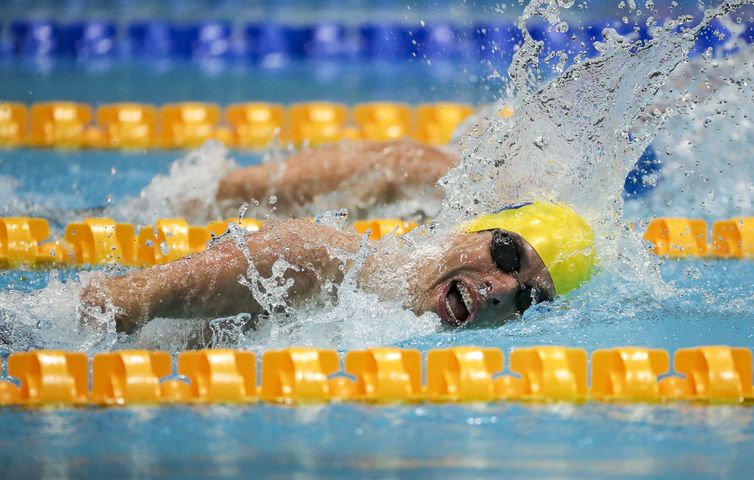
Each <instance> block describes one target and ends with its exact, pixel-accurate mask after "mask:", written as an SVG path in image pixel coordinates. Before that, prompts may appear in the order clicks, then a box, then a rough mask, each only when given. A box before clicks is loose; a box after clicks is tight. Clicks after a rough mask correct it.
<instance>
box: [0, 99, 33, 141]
mask: <svg viewBox="0 0 754 480" xmlns="http://www.w3.org/2000/svg"><path fill="white" fill-rule="evenodd" d="M28 110H29V109H28V108H26V105H24V104H23V103H11V102H0V147H7V148H11V147H20V146H22V145H23V144H24V143H25V142H26V130H27V122H28V116H29V113H28Z"/></svg>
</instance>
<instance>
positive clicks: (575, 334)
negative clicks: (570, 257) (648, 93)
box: [0, 150, 754, 479]
mask: <svg viewBox="0 0 754 480" xmlns="http://www.w3.org/2000/svg"><path fill="white" fill-rule="evenodd" d="M181 155H182V154H181V153H178V152H157V153H155V152H149V153H142V154H127V153H118V152H55V151H29V150H18V151H6V152H0V175H3V176H7V177H13V178H14V179H15V180H16V181H17V185H16V186H15V187H14V188H13V189H12V191H11V192H9V194H10V195H12V197H13V198H14V199H15V200H16V201H18V202H20V203H19V204H16V206H15V207H13V206H12V205H11V204H7V205H8V206H7V207H6V208H27V207H28V205H30V204H37V205H38V206H39V208H40V209H42V211H41V212H40V214H46V215H48V216H49V215H50V214H51V213H54V212H55V211H62V212H67V213H66V214H67V215H71V212H72V211H74V214H75V211H76V210H86V209H89V208H93V207H101V206H103V205H106V204H107V202H108V199H109V201H111V202H113V203H117V202H119V201H121V200H123V199H125V198H127V197H129V196H133V195H136V194H137V193H138V192H139V191H140V189H141V188H143V187H144V186H145V185H146V184H148V182H149V181H150V179H151V178H152V176H153V175H155V174H165V173H167V171H168V166H169V164H170V162H171V161H172V160H174V159H175V158H177V157H180V156H181ZM233 156H234V158H235V159H236V161H237V162H239V163H240V164H253V163H255V162H258V161H259V156H258V155H238V154H234V155H233ZM29 165H34V167H35V168H29ZM82 178H86V181H82ZM40 205H41V206H40ZM64 216H65V215H64ZM50 218H51V220H52V224H53V227H56V228H59V229H60V228H62V227H63V223H65V222H57V223H56V222H55V219H56V217H55V216H54V215H52V216H50ZM61 218H62V217H61ZM660 268H661V272H662V277H663V279H664V280H665V281H666V282H667V288H668V290H667V292H668V295H667V297H662V296H659V297H658V296H657V295H656V294H654V295H649V294H645V292H642V291H641V289H640V288H639V286H637V287H636V288H637V291H636V294H635V296H634V297H633V298H632V301H631V302H630V303H628V304H627V303H626V298H625V296H623V295H620V296H616V299H615V301H611V299H610V298H601V299H599V300H598V299H596V298H595V296H597V295H600V296H601V295H604V292H605V291H609V290H610V289H611V288H613V287H612V286H611V285H612V284H613V283H615V282H616V281H620V279H619V278H616V277H615V276H614V275H600V276H598V277H597V278H596V279H595V280H594V281H593V282H591V283H590V284H589V285H588V286H587V287H585V288H584V289H582V291H581V292H579V293H578V294H577V295H575V296H573V298H571V299H570V300H568V301H567V302H564V303H556V304H554V305H540V306H538V307H536V308H535V309H534V311H529V312H527V314H526V315H525V316H524V318H522V319H516V320H513V321H511V322H509V323H508V324H506V325H504V326H502V327H497V328H493V329H460V330H450V331H439V332H434V333H431V334H428V335H420V336H417V337H412V338H408V339H403V340H400V341H397V342H395V345H397V346H400V347H405V348H418V349H420V350H422V351H423V352H426V351H427V350H428V349H431V348H441V347H446V346H453V345H479V346H494V347H498V348H501V349H503V350H504V351H505V352H509V351H510V349H511V348H515V347H523V346H530V345H542V344H554V345H568V346H574V347H581V348H584V349H586V350H587V351H590V352H591V351H593V350H595V349H597V348H606V347H615V346H619V345H639V346H645V347H654V348H664V349H667V350H670V351H672V350H675V349H678V348H683V347H693V346H698V345H703V344H704V345H706V344H725V345H731V346H743V347H749V348H751V347H752V345H754V312H752V309H751V307H750V305H751V303H752V301H754V285H752V283H751V282H750V279H751V278H754V262H746V261H721V260H709V259H697V260H665V261H663V262H662V263H661V267H660ZM50 275H51V274H50V273H49V272H44V271H10V272H2V273H0V287H2V288H3V289H4V290H6V291H9V290H15V291H19V290H20V291H26V292H31V291H35V290H39V289H42V288H44V287H45V286H46V285H47V284H48V281H49V278H50ZM56 275H57V277H58V278H60V279H61V280H64V281H66V280H67V281H71V280H73V281H75V278H76V277H77V273H76V272H75V271H61V272H58V273H57V274H56ZM723 300H724V301H723ZM569 303H570V304H569ZM6 353H7V351H6ZM0 424H2V425H3V435H2V438H1V439H0V465H2V466H3V467H2V470H3V471H4V472H5V474H6V478H82V477H99V478H133V477H149V478H206V477H209V476H212V477H216V478H242V477H248V476H254V477H261V476H265V477H272V478H292V477H294V476H295V478H315V477H321V476H326V477H332V478H353V477H355V476H359V477H361V478H392V477H396V476H410V477H413V478H434V477H436V476H437V475H443V476H452V477H453V478H499V477H500V476H503V475H505V476H514V477H515V476H522V475H526V476H533V477H537V478H634V477H635V478H685V479H690V478H711V477H714V478H743V477H745V476H746V475H747V474H748V473H749V472H751V471H752V468H754V456H752V454H754V413H753V410H752V409H751V407H750V406H726V405H711V406H710V405H699V404H686V403H680V404H672V405H662V404H634V405H631V404H619V405H611V404H567V403H565V404H558V403H555V404H526V403H497V404H486V405H483V404H469V405H400V406H369V405H350V404H343V405H324V406H304V407H296V408H291V407H276V406H270V405H264V404H260V405H249V406H207V407H185V406H165V407H135V408H111V409H96V408H77V409H62V410H55V409H34V410H26V409H23V408H7V407H6V408H3V409H0Z"/></svg>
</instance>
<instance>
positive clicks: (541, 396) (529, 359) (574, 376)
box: [503, 346, 587, 400]
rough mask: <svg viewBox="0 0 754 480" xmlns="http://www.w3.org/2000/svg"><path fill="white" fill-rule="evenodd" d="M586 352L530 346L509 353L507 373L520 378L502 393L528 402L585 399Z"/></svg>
mask: <svg viewBox="0 0 754 480" xmlns="http://www.w3.org/2000/svg"><path fill="white" fill-rule="evenodd" d="M586 365H587V362H586V352H585V351H584V350H582V349H580V348H564V347H551V346H544V347H531V348H522V349H516V350H513V352H511V360H510V370H511V372H513V373H515V374H517V375H519V377H520V378H517V379H515V381H512V382H510V383H509V384H508V385H507V388H506V389H504V390H503V392H504V394H505V395H506V396H510V397H512V398H522V399H530V400H585V399H586V394H587V384H586V383H587V382H586V380H587V379H586V377H587V368H586Z"/></svg>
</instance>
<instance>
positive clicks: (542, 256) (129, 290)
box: [81, 202, 594, 332]
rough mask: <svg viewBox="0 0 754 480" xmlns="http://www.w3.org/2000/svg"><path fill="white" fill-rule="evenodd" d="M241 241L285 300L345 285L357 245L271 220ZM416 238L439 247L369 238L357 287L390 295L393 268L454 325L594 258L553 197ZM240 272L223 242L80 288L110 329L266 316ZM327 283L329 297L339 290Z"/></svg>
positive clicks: (552, 287) (416, 297) (522, 304)
mask: <svg viewBox="0 0 754 480" xmlns="http://www.w3.org/2000/svg"><path fill="white" fill-rule="evenodd" d="M407 235H411V233H409V234H407ZM435 237H442V238H435ZM242 240H243V243H245V246H246V247H248V252H249V254H250V256H251V260H252V261H253V265H254V268H256V270H257V271H258V272H259V274H260V275H261V276H262V277H264V278H270V277H272V276H273V273H274V272H275V271H277V272H278V274H280V275H281V276H282V279H281V280H280V282H279V284H282V282H287V285H288V288H287V291H286V298H285V301H286V302H287V303H288V304H291V305H294V304H296V303H300V302H308V303H311V302H313V301H314V302H316V301H318V299H319V300H321V295H322V291H323V288H322V287H323V286H325V285H327V284H330V285H337V284H339V283H341V282H342V281H343V279H344V271H348V270H349V269H350V268H352V267H353V264H354V262H355V258H356V253H357V252H358V251H359V249H360V246H361V245H362V242H363V239H362V237H360V236H359V235H357V234H356V233H355V232H354V231H346V230H339V229H336V228H331V227H329V226H325V225H320V224H313V223H310V222H307V221H304V220H283V221H277V222H269V223H268V224H267V225H265V227H264V228H263V229H262V230H260V231H259V232H253V233H247V234H245V235H244V236H243V238H242ZM421 240H422V241H426V242H429V241H431V242H434V243H436V244H435V245H433V246H434V247H437V248H426V249H415V250H412V251H409V252H402V253H398V252H396V254H395V255H384V254H382V253H381V252H380V250H379V249H378V248H375V244H372V245H370V249H369V254H368V255H367V257H366V259H365V262H364V265H363V268H361V269H360V270H359V272H358V276H357V278H356V281H357V284H358V287H359V288H361V289H362V290H364V291H367V292H373V293H376V294H377V295H378V296H381V297H388V296H390V295H391V292H393V293H394V292H395V290H394V289H392V290H391V289H390V288H387V287H388V286H389V285H388V284H392V283H398V282H399V281H400V280H401V279H396V278H390V275H391V274H392V275H395V272H398V274H399V275H400V276H402V277H404V278H403V280H404V281H405V284H407V285H408V286H407V289H406V292H405V298H403V300H404V302H405V307H406V308H408V309H411V310H412V311H413V312H415V313H416V314H422V313H424V312H434V313H435V314H437V315H438V316H439V317H440V319H441V320H442V321H443V323H444V324H446V325H448V326H453V327H456V326H461V325H474V324H482V323H485V324H486V323H490V322H492V323H501V322H504V321H505V320H508V319H510V318H512V317H514V316H516V315H518V314H521V313H522V312H523V311H524V310H526V309H527V308H529V307H530V306H531V305H532V304H534V303H538V302H542V301H546V300H550V299H552V298H554V297H555V296H556V295H563V294H566V293H568V292H570V291H571V290H573V289H575V288H578V287H579V286H580V285H581V284H582V283H583V282H585V281H587V280H588V278H589V277H590V275H591V272H592V269H593V264H594V251H593V244H594V234H593V231H592V229H591V227H590V226H589V224H588V223H587V222H586V220H584V219H583V218H582V217H581V216H580V215H578V214H577V213H576V212H575V211H574V210H573V209H572V208H571V207H569V206H567V205H564V204H557V203H549V202H533V203H523V204H519V205H512V206H507V207H504V208H502V209H501V210H499V211H497V212H494V213H491V214H487V215H482V216H479V217H477V218H474V219H472V220H470V221H468V222H466V223H463V224H462V225H459V226H457V227H456V228H454V229H453V231H452V232H451V233H449V234H447V235H431V234H428V235H426V236H425V237H424V238H423V239H421ZM416 243H417V244H420V242H418V241H417V242H416ZM242 246H244V245H242ZM378 252H380V253H378ZM344 258H345V260H344ZM281 261H285V262H287V263H283V262H281ZM281 265H282V266H283V268H282V271H281V269H280V266H281ZM247 271H248V262H247V258H246V256H245V255H244V252H242V250H241V249H240V248H239V245H238V244H237V243H236V242H235V241H233V240H232V239H228V240H225V241H222V242H220V243H218V244H217V245H215V246H213V247H211V248H209V249H208V250H206V251H204V252H202V253H198V254H195V255H192V256H189V257H185V258H182V259H179V260H175V261H173V262H172V263H169V264H166V265H161V266H155V267H152V268H147V269H144V270H139V271H133V272H131V273H128V274H126V275H124V276H119V277H107V276H102V277H99V278H97V279H95V280H93V281H92V282H91V283H89V284H88V286H87V287H85V289H84V290H83V291H82V294H81V301H82V317H83V318H97V317H98V316H100V315H102V314H103V313H104V312H106V311H108V310H109V311H111V312H113V314H114V317H115V322H116V328H117V330H118V331H121V332H133V331H135V330H137V329H138V328H139V327H141V326H142V325H144V324H145V323H146V322H148V321H149V320H150V319H152V318H155V317H177V318H190V317H199V318H202V317H203V318H206V317H220V316H228V315H234V314H239V313H244V312H246V313H250V314H252V316H254V315H259V314H263V313H265V311H264V308H263V306H262V305H261V304H260V302H258V301H257V300H256V299H255V298H254V296H253V295H252V293H251V292H250V289H249V288H248V287H247V286H245V285H243V284H242V283H241V282H240V281H239V278H240V277H242V276H244V275H246V274H247ZM390 272H392V273H390ZM325 290H327V289H325ZM329 292H330V295H335V296H336V295H337V293H336V292H337V289H334V290H333V289H331V290H329ZM333 292H335V293H333Z"/></svg>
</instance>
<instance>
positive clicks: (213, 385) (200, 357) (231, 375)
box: [178, 349, 257, 402]
mask: <svg viewBox="0 0 754 480" xmlns="http://www.w3.org/2000/svg"><path fill="white" fill-rule="evenodd" d="M178 374H179V375H184V376H186V377H187V378H188V380H189V384H190V390H189V392H190V396H188V397H186V399H187V400H188V399H191V400H195V401H199V402H249V401H254V400H256V399H257V364H256V357H255V356H254V354H253V353H252V352H239V351H235V350H226V349H217V350H196V351H192V352H184V353H181V354H180V355H179V356H178Z"/></svg>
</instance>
